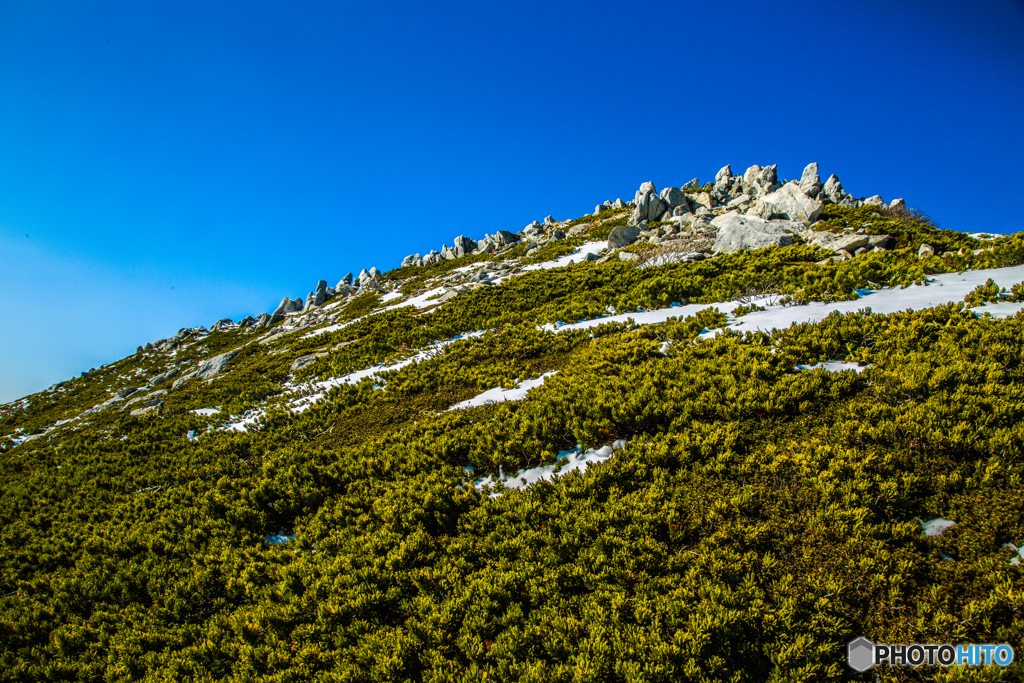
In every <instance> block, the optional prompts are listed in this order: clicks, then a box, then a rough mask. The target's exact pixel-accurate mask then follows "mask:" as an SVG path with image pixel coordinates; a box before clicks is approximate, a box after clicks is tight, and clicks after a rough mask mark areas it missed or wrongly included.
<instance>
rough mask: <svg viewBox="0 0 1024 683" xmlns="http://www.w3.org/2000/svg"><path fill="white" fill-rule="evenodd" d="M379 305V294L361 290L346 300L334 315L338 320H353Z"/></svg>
mask: <svg viewBox="0 0 1024 683" xmlns="http://www.w3.org/2000/svg"><path fill="white" fill-rule="evenodd" d="M379 306H380V294H377V293H371V292H361V293H359V294H356V295H355V296H354V297H352V299H351V300H350V301H348V302H347V303H346V304H345V305H344V306H343V307H342V308H341V309H340V310H339V311H338V312H337V313H336V314H335V315H336V316H337V318H338V319H339V320H355V319H356V318H359V317H361V316H364V315H366V314H367V313H369V312H370V311H372V310H374V309H375V308H377V307H379Z"/></svg>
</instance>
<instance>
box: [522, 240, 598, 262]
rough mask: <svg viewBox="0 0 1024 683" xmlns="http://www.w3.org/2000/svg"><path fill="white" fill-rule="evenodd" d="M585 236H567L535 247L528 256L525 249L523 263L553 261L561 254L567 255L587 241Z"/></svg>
mask: <svg viewBox="0 0 1024 683" xmlns="http://www.w3.org/2000/svg"><path fill="white" fill-rule="evenodd" d="M587 241H588V240H587V238H586V237H583V236H582V235H576V236H574V237H567V238H565V239H563V240H559V241H557V242H551V243H550V244H546V245H544V246H543V247H540V248H538V249H537V251H535V252H533V253H532V254H530V255H529V256H526V254H525V251H524V253H523V255H524V256H525V258H524V259H523V263H543V262H544V261H553V260H555V259H557V258H561V257H562V256H568V255H569V254H571V253H573V252H574V251H576V249H577V248H578V247H580V246H581V245H583V244H584V243H585V242H587Z"/></svg>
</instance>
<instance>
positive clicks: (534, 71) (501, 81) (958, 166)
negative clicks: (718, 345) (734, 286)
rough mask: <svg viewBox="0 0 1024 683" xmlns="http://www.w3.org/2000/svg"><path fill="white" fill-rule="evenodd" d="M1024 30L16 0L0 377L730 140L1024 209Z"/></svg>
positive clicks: (534, 10)
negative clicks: (1023, 205) (1023, 201)
mask: <svg viewBox="0 0 1024 683" xmlns="http://www.w3.org/2000/svg"><path fill="white" fill-rule="evenodd" d="M694 8H696V9H694ZM1022 36H1024V4H1022V3H1021V2H1020V1H1019V0H1018V1H1016V2H1013V1H1010V2H1008V1H1005V0H1004V1H1002V2H1000V1H994V2H989V3H984V5H980V4H971V3H963V2H942V1H934V0H933V1H930V2H899V1H890V2H834V3H824V2H774V3H766V2H744V1H742V0H737V1H736V2H730V3H725V4H722V3H681V2H665V3H654V2H652V3H636V2H631V3H627V2H621V3H611V2H593V1H592V2H587V3H574V2H556V3H552V2H550V1H548V2H543V3H537V2H531V1H524V0H517V1H516V2H505V3H502V2H484V3H481V2H473V3H462V2H451V3H422V4H421V5H420V6H418V7H416V6H411V5H410V4H409V3H387V2H373V3H338V2H330V3H328V2H323V3H313V2H259V1H255V0H246V1H245V2H220V1H218V0H203V2H190V1H181V0H176V1H175V2H164V1H162V0H147V1H146V2H102V1H94V2H88V3H81V2H56V1H47V0H43V1H40V0H31V1H29V0H7V1H5V2H2V3H0V294H2V295H3V299H4V301H6V305H5V307H4V308H5V315H4V319H3V321H2V322H0V401H9V400H13V399H16V398H18V397H21V396H23V395H26V394H29V393H32V392H35V391H39V390H41V389H44V388H46V387H47V386H49V385H50V384H52V383H54V382H58V381H61V380H64V379H67V378H69V377H71V376H74V375H77V374H78V373H79V372H80V371H82V370H85V369H88V368H89V367H92V366H99V365H100V364H102V363H107V362H111V361H113V360H116V359H118V358H121V357H123V356H125V355H126V354H129V353H132V352H133V351H134V349H135V347H136V346H137V345H139V344H144V343H145V342H147V341H151V340H154V339H158V338H162V337H167V336H169V335H172V334H174V333H175V332H176V331H177V330H178V329H179V328H180V327H183V326H198V325H207V326H209V325H210V324H211V323H213V322H214V321H215V320H217V319H218V318H222V317H232V318H235V319H238V318H240V317H242V316H244V315H246V314H254V315H255V314H259V313H261V312H263V311H267V310H271V309H273V307H274V306H275V305H276V304H277V302H278V301H280V299H281V298H282V297H283V296H285V295H287V296H290V297H301V296H305V294H306V293H307V292H308V291H309V290H310V289H312V288H313V287H314V286H315V284H316V281H317V280H319V279H321V278H323V279H326V280H328V282H329V283H331V284H332V285H333V283H334V282H336V281H337V280H338V279H339V278H340V277H341V276H342V275H344V274H345V273H346V272H348V271H356V272H358V270H359V269H360V268H364V267H366V268H368V267H370V266H371V265H376V266H377V267H378V268H380V269H382V270H387V269H389V268H392V267H395V266H397V265H398V264H399V263H400V261H401V259H402V257H403V256H405V255H406V254H409V253H412V252H421V253H425V252H426V251H428V250H429V249H431V248H438V249H439V248H440V246H441V244H442V243H445V242H446V243H448V244H451V243H452V238H453V237H454V236H456V235H458V234H462V233H465V234H467V235H469V236H471V237H475V238H480V237H482V236H483V234H484V233H485V232H494V231H495V230H497V229H507V230H513V231H515V230H519V229H521V228H522V227H524V226H525V225H526V224H527V223H529V222H530V221H532V220H534V219H542V218H543V217H544V216H545V215H547V214H553V215H554V216H555V217H556V218H558V219H566V218H572V217H577V216H580V215H582V214H584V213H587V212H589V211H591V210H592V209H593V206H594V205H595V204H597V203H599V202H601V201H603V200H605V199H614V198H616V197H622V198H624V199H628V198H631V197H632V195H633V193H634V191H635V190H636V189H637V188H638V187H639V185H640V183H642V182H644V181H646V180H653V181H654V183H655V184H656V185H657V186H658V187H659V188H660V187H662V186H663V185H679V184H682V183H684V182H686V181H687V180H689V179H690V178H691V177H693V176H699V177H700V178H701V179H702V181H704V180H708V179H711V178H712V176H713V175H714V173H715V171H717V170H718V168H719V167H721V166H722V165H724V164H726V163H731V164H732V166H733V170H734V171H742V170H743V169H745V168H746V167H747V166H749V165H750V164H754V163H758V164H762V165H764V164H771V163H778V164H779V171H780V175H782V176H784V177H788V178H792V177H794V176H798V175H799V173H800V171H801V169H802V168H803V166H804V165H805V164H806V163H807V162H809V161H817V162H819V164H820V165H821V170H822V174H823V177H824V176H827V175H828V174H830V173H836V174H838V175H839V177H840V179H841V180H842V181H843V184H844V186H845V187H846V189H847V191H849V192H850V193H852V194H854V195H856V196H867V195H872V194H876V193H877V194H880V195H882V196H883V197H884V198H885V199H886V200H889V199H892V198H894V197H898V196H901V197H905V198H906V199H907V202H908V203H909V204H910V205H912V206H917V207H918V208H920V209H921V210H923V211H924V212H925V213H927V214H929V215H930V216H932V217H933V218H934V219H936V220H937V221H939V222H940V223H941V224H942V225H943V226H944V227H948V228H954V229H959V230H989V231H998V232H1013V231H1018V230H1022V229H1024V219H1022V218H1021V216H1022V210H1021V208H1020V205H1021V201H1020V200H1021V199H1022V198H1024V197H1022V195H1024V191H1022V189H1021V180H1020V178H1021V174H1020V170H1019V169H1020V167H1021V163H1022V162H1021V160H1022V159H1024V133H1022V123H1021V122H1022V120H1024V47H1022V45H1024V41H1022Z"/></svg>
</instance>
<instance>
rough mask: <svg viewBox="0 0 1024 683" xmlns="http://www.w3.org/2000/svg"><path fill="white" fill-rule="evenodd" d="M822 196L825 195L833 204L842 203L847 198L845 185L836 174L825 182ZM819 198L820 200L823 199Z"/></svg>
mask: <svg viewBox="0 0 1024 683" xmlns="http://www.w3.org/2000/svg"><path fill="white" fill-rule="evenodd" d="M821 194H824V195H825V196H826V197H827V198H828V199H829V201H831V202H832V203H833V204H841V203H842V201H843V199H844V198H845V197H846V191H845V190H843V184H842V183H841V182H839V178H838V177H837V176H836V174H835V173H833V174H832V175H830V176H829V177H828V180H826V181H825V184H824V185H823V186H822V188H821ZM818 198H819V199H820V198H821V197H818Z"/></svg>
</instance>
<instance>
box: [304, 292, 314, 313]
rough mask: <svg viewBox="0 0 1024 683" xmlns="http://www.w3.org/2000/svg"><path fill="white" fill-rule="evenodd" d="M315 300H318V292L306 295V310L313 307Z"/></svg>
mask: <svg viewBox="0 0 1024 683" xmlns="http://www.w3.org/2000/svg"><path fill="white" fill-rule="evenodd" d="M314 301H316V294H315V293H313V292H310V293H309V294H307V295H306V310H307V311H308V310H309V309H311V308H313V302H314Z"/></svg>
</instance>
